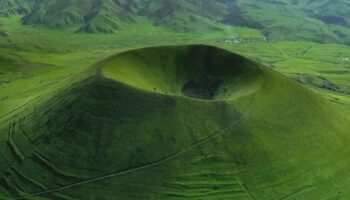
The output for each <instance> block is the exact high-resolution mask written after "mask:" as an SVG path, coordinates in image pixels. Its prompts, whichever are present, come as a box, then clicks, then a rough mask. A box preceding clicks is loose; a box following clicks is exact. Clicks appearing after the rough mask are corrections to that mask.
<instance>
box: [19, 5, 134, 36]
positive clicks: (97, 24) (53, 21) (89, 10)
mask: <svg viewBox="0 0 350 200" xmlns="http://www.w3.org/2000/svg"><path fill="white" fill-rule="evenodd" d="M137 6H138V4H137V3H136V2H135V1H128V2H127V3H126V2H125V1H123V0H99V1H96V0H50V1H45V2H42V1H39V2H37V3H36V4H35V6H34V9H33V10H32V12H31V13H29V14H27V15H25V16H24V17H23V23H24V24H36V25H44V26H47V27H55V28H67V27H71V26H79V29H78V31H85V32H91V33H94V32H104V33H112V32H114V31H115V30H118V29H120V28H121V27H122V26H123V23H132V22H134V21H135V20H134V18H135V16H134V12H136V11H137V9H138V7H137Z"/></svg>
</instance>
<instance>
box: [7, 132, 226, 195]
mask: <svg viewBox="0 0 350 200" xmlns="http://www.w3.org/2000/svg"><path fill="white" fill-rule="evenodd" d="M220 135H221V132H218V133H216V134H214V135H212V136H209V137H207V138H205V139H203V140H201V141H199V142H198V143H196V144H194V145H192V146H190V147H188V148H186V149H184V150H182V151H180V152H178V153H175V154H172V155H170V156H167V157H165V158H162V159H160V160H158V161H155V162H152V163H149V164H146V165H143V166H140V167H135V168H131V169H127V170H124V171H118V172H114V173H111V174H107V175H103V176H98V177H95V178H91V179H87V180H84V181H80V182H76V183H72V184H69V185H65V186H62V187H58V188H54V189H50V190H45V191H41V192H37V193H32V194H28V195H26V196H22V197H14V198H8V197H0V199H26V198H29V197H35V196H40V195H44V194H48V193H53V192H58V191H61V190H65V189H69V188H73V187H77V186H81V185H84V184H88V183H93V182H98V181H102V180H105V179H108V178H112V177H116V176H121V175H125V174H128V173H132V172H137V171H141V170H144V169H148V168H151V167H155V166H158V165H161V164H163V163H165V162H167V161H170V160H172V159H175V158H176V157H178V156H180V155H182V154H184V153H186V152H189V151H191V150H192V149H194V148H196V147H198V146H200V145H202V144H204V143H206V142H208V141H210V140H212V139H214V138H216V137H218V136H220Z"/></svg>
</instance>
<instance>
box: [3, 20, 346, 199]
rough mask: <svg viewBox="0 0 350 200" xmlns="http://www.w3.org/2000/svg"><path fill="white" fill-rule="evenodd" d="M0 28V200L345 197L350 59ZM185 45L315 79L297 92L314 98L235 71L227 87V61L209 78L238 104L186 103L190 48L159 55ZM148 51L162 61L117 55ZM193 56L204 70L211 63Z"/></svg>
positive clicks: (166, 35)
mask: <svg viewBox="0 0 350 200" xmlns="http://www.w3.org/2000/svg"><path fill="white" fill-rule="evenodd" d="M0 23H1V24H3V27H4V29H5V30H6V33H8V36H7V37H4V38H1V39H0V46H1V50H0V51H1V57H0V58H1V59H0V62H1V65H0V68H1V70H0V73H1V75H0V81H1V85H0V87H1V89H0V115H1V116H0V117H1V118H0V124H1V125H0V130H1V131H0V132H1V134H0V144H2V145H1V146H0V153H1V156H0V177H1V178H2V179H1V181H0V183H1V184H2V187H0V194H1V196H4V197H9V196H10V195H13V196H26V195H28V194H31V193H36V192H40V191H47V190H49V189H52V188H60V187H62V186H65V185H69V184H71V183H78V185H77V186H76V187H71V188H66V189H64V190H57V191H53V192H52V193H46V194H41V195H38V196H35V197H28V199H40V198H41V199H113V198H116V197H118V198H120V199H123V200H124V199H215V200H216V199H249V200H251V199H315V200H318V199H322V198H325V199H327V198H328V199H348V198H349V197H350V193H349V192H348V191H350V190H349V189H350V188H349V186H350V185H349V183H350V182H349V179H348V178H347V171H349V167H348V166H349V162H348V161H347V156H348V153H349V148H348V147H347V146H348V141H349V137H348V134H347V133H348V129H349V124H350V123H349V120H350V119H349V115H348V111H349V108H350V107H349V105H350V97H349V95H348V94H346V92H348V91H349V87H348V84H349V82H348V81H347V80H348V78H349V73H346V72H342V71H345V70H347V69H348V65H349V64H347V63H346V62H343V61H342V58H343V57H345V56H346V55H347V53H348V51H349V50H348V48H347V46H343V45H339V44H316V43H312V42H304V41H293V42H290V41H289V42H287V41H279V42H264V41H263V37H262V35H261V34H259V31H257V30H253V29H249V28H233V29H227V30H226V31H225V32H219V31H218V32H209V33H205V34H196V33H192V34H185V33H173V32H170V31H169V30H166V29H162V28H154V27H151V26H150V25H147V24H146V23H145V24H144V26H134V25H130V26H128V27H127V28H126V29H125V30H122V31H120V32H118V33H116V34H113V35H105V34H96V35H91V34H84V33H74V29H72V30H64V31H63V30H61V31H60V30H49V29H46V28H40V27H31V26H22V25H21V24H20V23H19V17H18V16H17V17H12V18H7V19H5V18H1V19H0ZM231 36H240V37H242V38H245V41H244V42H242V43H240V44H232V43H227V42H225V40H226V39H228V38H230V37H231ZM186 44H210V45H213V46H219V47H221V48H223V49H227V50H229V51H234V52H237V53H239V54H241V55H244V56H246V57H249V58H250V59H253V60H255V61H257V62H259V63H263V64H265V65H266V66H268V67H271V68H273V69H274V70H277V71H279V72H282V73H283V74H285V75H287V76H290V77H292V78H295V79H297V80H304V78H305V77H309V76H311V77H313V78H314V79H315V81H314V82H312V81H311V82H302V81H300V83H303V84H305V85H306V86H308V87H310V88H312V90H314V91H312V90H310V89H306V88H305V87H303V86H302V85H301V84H300V83H296V81H293V80H290V79H289V78H286V77H285V76H283V75H281V74H279V73H277V72H274V71H272V70H270V69H268V68H266V67H264V66H262V65H261V64H251V61H250V60H245V59H243V58H242V59H243V61H242V62H238V64H237V66H238V67H237V68H236V70H233V71H229V72H230V73H227V74H226V73H223V72H227V71H226V68H225V64H226V63H225V62H223V61H220V60H214V61H213V63H214V64H213V66H215V67H213V68H210V67H209V69H212V70H213V71H211V72H212V73H209V75H210V74H215V77H214V76H213V77H212V78H217V77H219V79H220V80H221V81H222V82H221V83H224V84H227V85H228V86H229V90H228V91H230V92H231V91H232V93H233V94H234V95H233V96H231V95H223V94H224V93H220V92H221V91H223V88H222V87H221V88H219V90H218V91H219V92H218V93H216V94H217V95H216V96H215V98H214V99H212V100H211V101H207V100H203V99H196V98H189V97H187V96H186V95H184V94H183V92H182V88H183V85H184V83H186V82H187V81H188V80H192V79H197V77H198V74H201V75H203V74H206V73H207V72H206V71H205V70H203V69H207V68H206V67H205V63H203V62H189V61H188V60H191V59H190V58H192V56H193V54H189V51H188V50H186V49H188V47H171V48H170V47H167V46H169V45H186ZM149 46H163V47H161V48H160V49H142V50H136V51H132V52H131V53H122V54H119V53H120V52H124V51H127V50H130V49H139V48H144V47H149ZM309 46H311V47H312V48H310V49H309ZM197 48H198V49H197V51H196V52H198V53H197V54H195V55H196V56H197V57H196V58H198V59H196V61H197V60H198V61H201V60H203V57H205V56H204V55H206V54H205V52H206V51H208V49H207V48H206V47H201V48H199V47H197ZM189 49H190V48H189ZM221 51H223V50H220V51H219V52H221ZM305 51H306V52H305ZM223 52H225V53H223V54H224V55H226V56H228V57H231V61H232V60H235V59H234V58H237V57H239V56H237V55H236V54H230V53H228V52H226V51H223ZM116 54H118V55H117V56H112V55H116ZM210 55H221V54H220V53H219V54H213V53H211V54H210ZM109 56H112V57H110V58H108V59H106V60H105V58H107V57H109ZM134 58H137V60H135V59H134ZM101 60H103V61H102V62H99V61H101ZM95 63H97V64H95ZM228 63H230V62H228ZM165 66H167V67H165ZM305 66H311V67H305ZM100 67H103V68H102V75H100V74H98V73H96V69H98V68H100ZM202 67H203V68H202ZM247 68H250V69H252V70H248V71H245V70H238V69H247ZM201 70H203V71H201ZM175 72H176V73H178V76H176V77H175V76H174V74H176V73H175ZM181 72H182V73H181ZM199 77H200V76H199ZM317 77H322V78H326V79H327V81H328V82H332V84H334V85H336V86H338V87H339V88H340V89H339V90H336V91H334V90H331V89H329V88H328V89H327V88H322V86H323V85H324V84H325V83H324V82H322V81H324V79H317ZM230 78H232V79H230ZM320 80H322V81H321V82H320ZM174 82H175V83H177V84H176V85H175V86H171V85H172V84H173V83H174ZM230 84H231V85H230ZM155 87H156V88H157V89H156V90H154V88H155ZM315 91H316V92H315ZM317 93H319V94H317ZM320 94H321V95H320ZM322 96H324V97H326V98H323V97H322ZM3 142H5V143H3ZM67 147H69V148H67ZM143 167H144V168H143ZM111 173H115V174H112V175H113V176H112V175H111ZM105 175H111V177H110V178H103V179H101V180H95V181H94V179H93V178H94V177H101V176H105ZM91 178H92V179H91ZM85 180H91V182H88V183H84V182H83V181H85ZM79 183H81V184H79ZM6 184H7V185H8V186H9V187H7V186H6Z"/></svg>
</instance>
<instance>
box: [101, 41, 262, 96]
mask: <svg viewBox="0 0 350 200" xmlns="http://www.w3.org/2000/svg"><path fill="white" fill-rule="evenodd" d="M102 67H103V68H102V75H103V76H104V77H105V78H108V79H112V80H115V81H118V82H121V83H124V84H127V85H129V86H132V87H134V88H137V89H141V90H146V91H148V92H155V93H161V94H165V95H179V96H184V97H187V98H195V99H200V100H223V99H230V98H236V97H239V96H242V95H246V94H249V93H251V92H254V91H256V90H257V88H258V86H259V85H260V84H261V80H262V79H261V78H260V77H261V76H262V71H261V69H260V66H259V65H258V64H257V63H255V62H253V61H251V60H250V59H247V58H245V57H243V56H240V55H238V54H235V53H232V52H230V51H227V50H223V49H221V48H218V47H213V46H206V45H185V46H162V47H150V48H143V49H136V50H131V51H127V52H123V53H120V54H118V55H116V56H114V57H113V58H111V59H110V60H109V61H108V62H107V63H105V64H104V66H102Z"/></svg>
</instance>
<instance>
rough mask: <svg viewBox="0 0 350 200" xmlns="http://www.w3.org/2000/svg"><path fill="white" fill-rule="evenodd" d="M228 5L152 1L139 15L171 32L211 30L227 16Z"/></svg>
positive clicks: (216, 0)
mask: <svg viewBox="0 0 350 200" xmlns="http://www.w3.org/2000/svg"><path fill="white" fill-rule="evenodd" d="M228 5H229V1H227V0H226V1H225V0H180V1H179V0H169V1H163V0H153V1H149V2H148V3H147V4H144V7H143V8H142V9H141V11H140V14H141V15H143V16H146V17H148V18H149V19H152V20H153V21H154V24H155V25H157V26H165V27H168V28H171V29H173V30H180V31H184V30H185V31H186V30H189V31H191V30H197V31H198V30H212V29H218V23H217V22H220V21H221V20H223V19H224V18H225V16H226V15H228V14H229V6H228Z"/></svg>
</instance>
